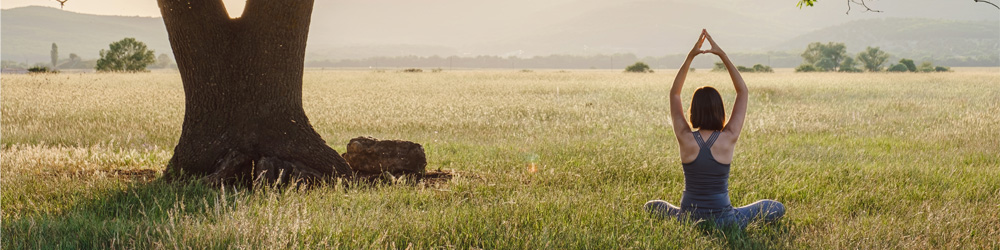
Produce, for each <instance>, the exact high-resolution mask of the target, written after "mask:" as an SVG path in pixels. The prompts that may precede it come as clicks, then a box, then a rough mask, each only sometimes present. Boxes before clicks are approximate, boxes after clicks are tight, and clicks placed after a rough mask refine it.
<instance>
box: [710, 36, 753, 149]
mask: <svg viewBox="0 0 1000 250" xmlns="http://www.w3.org/2000/svg"><path fill="white" fill-rule="evenodd" d="M705 39H707V40H708V42H709V43H710V44H712V49H710V50H707V51H705V52H707V53H713V54H716V55H718V56H719V58H721V59H722V63H723V64H725V65H726V70H728V71H729V77H730V78H732V80H733V86H734V87H736V103H734V104H733V112H732V113H731V114H730V116H729V122H727V123H726V127H725V128H724V129H723V132H725V133H730V134H732V135H733V136H732V137H731V138H732V139H733V141H734V142H735V141H736V140H737V139H739V137H740V132H742V131H743V122H744V120H746V117H747V99H748V98H749V94H750V93H749V90H748V89H747V84H746V83H745V82H743V76H741V75H740V72H739V71H738V70H736V66H733V62H732V61H730V60H729V56H728V55H726V52H725V51H722V49H721V48H719V45H718V44H716V43H715V40H712V36H711V35H708V33H707V32H706V33H705Z"/></svg>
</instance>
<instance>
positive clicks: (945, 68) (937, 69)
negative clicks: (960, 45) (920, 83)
mask: <svg viewBox="0 0 1000 250" xmlns="http://www.w3.org/2000/svg"><path fill="white" fill-rule="evenodd" d="M934 71H937V72H951V68H949V67H945V66H937V67H934Z"/></svg>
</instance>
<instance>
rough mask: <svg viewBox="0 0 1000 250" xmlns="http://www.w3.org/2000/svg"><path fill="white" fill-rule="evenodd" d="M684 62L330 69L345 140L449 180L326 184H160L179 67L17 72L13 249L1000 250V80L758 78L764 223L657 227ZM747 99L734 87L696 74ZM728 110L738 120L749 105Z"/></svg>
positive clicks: (756, 136)
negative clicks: (393, 142)
mask: <svg viewBox="0 0 1000 250" xmlns="http://www.w3.org/2000/svg"><path fill="white" fill-rule="evenodd" d="M673 76H674V72H671V71H669V70H664V71H662V72H660V71H658V72H657V73H655V74H625V73H620V72H610V71H571V72H555V71H538V72H517V71H513V70H507V71H500V70H497V71H444V72H440V73H399V72H392V71H388V72H382V73H379V72H370V71H308V72H307V73H306V76H305V86H304V89H305V90H304V102H305V109H306V113H307V114H308V115H309V116H310V119H311V122H312V124H313V126H314V127H315V128H316V130H317V131H318V132H319V133H320V134H321V135H322V136H323V138H324V139H326V140H327V143H328V144H329V145H330V146H332V147H333V148H334V149H337V150H338V151H340V152H343V150H344V147H345V145H346V144H347V141H348V140H349V139H351V138H354V137H357V136H373V137H376V138H379V139H403V140H410V141H415V142H418V143H421V144H423V145H424V147H425V150H426V153H427V157H428V162H429V164H428V169H443V170H450V171H454V172H455V173H456V176H455V177H454V178H453V179H452V180H451V181H449V182H445V183H437V184H418V185H406V184H399V185H376V186H353V187H345V186H343V185H336V184H330V185H327V186H321V187H317V188H312V189H303V190H299V189H282V188H277V189H275V188H267V187H263V188H256V189H252V190H247V189H233V188H218V187H211V186H207V185H203V184H199V183H195V182H187V183H166V182H163V181H160V180H158V178H159V176H160V172H161V171H162V170H163V169H164V167H165V165H166V162H167V161H168V160H169V158H170V156H171V154H172V147H173V145H174V143H176V140H177V138H178V137H179V135H180V123H181V120H182V117H183V109H184V100H183V90H182V89H181V83H180V77H179V75H177V74H171V73H148V74H57V75H3V76H2V84H3V85H2V92H0V97H2V102H0V103H2V135H3V137H2V144H3V146H2V147H3V148H2V150H3V151H2V166H0V176H2V180H0V188H2V189H0V192H2V196H0V208H2V224H3V225H2V247H3V248H4V249H21V248H71V249H72V248H139V249H158V248H170V249H173V248H194V249H201V248H224V247H234V248H253V249H257V248H265V249H289V248H306V249H312V248H329V247H339V248H347V249H368V248H376V249H383V248H416V249H426V248H438V247H440V248H459V249H466V248H483V249H496V248H499V249H551V248H556V249H566V248H587V249H619V248H638V249H649V248H697V249H705V248H791V249H812V248H821V249H853V248H877V249H878V248H897V249H910V248H946V249H968V248H973V249H976V248H987V249H989V248H992V249H996V248H1000V133H998V132H997V131H998V128H1000V70H998V69H996V68H989V69H957V70H956V72H950V73H928V74H918V73H897V74H876V73H871V74H837V73H809V74H805V73H802V74H797V73H790V72H787V70H786V71H784V72H779V73H774V74H764V73H758V74H745V75H744V77H745V79H746V81H747V83H748V86H749V88H750V92H751V97H750V107H749V115H748V118H747V125H746V128H745V129H744V132H743V136H742V138H741V139H740V143H739V145H738V146H737V149H736V157H735V160H734V163H733V169H732V175H731V179H730V189H731V190H730V193H731V197H732V200H733V203H734V205H743V204H748V203H751V202H753V201H756V200H759V199H775V200H778V201H781V202H783V203H784V204H785V205H786V206H787V207H788V208H789V211H788V213H787V214H786V215H785V218H783V219H782V220H781V221H780V222H778V223H776V224H754V225H751V226H750V227H749V228H748V229H747V230H746V231H745V232H734V231H727V230H714V229H706V228H703V227H698V226H692V225H690V224H685V223H679V222H676V221H668V220H658V219H653V218H650V216H648V215H647V214H646V213H645V212H644V211H642V205H643V203H645V202H646V201H648V200H651V199H664V200H668V201H671V202H679V199H680V196H681V191H682V189H683V183H684V177H683V173H682V170H681V167H680V160H679V157H678V150H677V148H676V147H677V145H676V140H675V139H674V135H673V132H672V130H671V129H670V128H669V124H670V123H669V120H668V119H669V117H668V110H667V108H668V106H667V91H668V89H669V88H670V86H669V84H670V83H671V82H672V80H673ZM702 85H712V86H716V87H717V88H719V89H720V90H721V91H722V92H723V96H724V98H725V100H726V102H727V103H731V102H732V99H733V97H734V93H733V90H732V87H731V86H732V85H731V83H730V82H729V81H728V75H726V74H722V73H711V72H704V71H698V72H695V73H693V74H691V75H689V79H688V84H687V86H686V87H685V94H684V95H685V98H687V97H689V96H690V93H691V92H692V91H693V90H694V89H695V88H697V87H700V86H702ZM727 112H728V110H727Z"/></svg>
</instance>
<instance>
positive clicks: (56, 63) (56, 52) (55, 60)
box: [52, 43, 59, 69]
mask: <svg viewBox="0 0 1000 250" xmlns="http://www.w3.org/2000/svg"><path fill="white" fill-rule="evenodd" d="M57 66H59V46H56V43H52V68H53V69H55V68H56V67H57Z"/></svg>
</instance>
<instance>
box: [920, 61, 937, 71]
mask: <svg viewBox="0 0 1000 250" xmlns="http://www.w3.org/2000/svg"><path fill="white" fill-rule="evenodd" d="M917 71H920V72H924V73H927V72H934V64H932V63H931V62H923V63H921V64H920V66H918V67H917Z"/></svg>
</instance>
